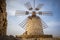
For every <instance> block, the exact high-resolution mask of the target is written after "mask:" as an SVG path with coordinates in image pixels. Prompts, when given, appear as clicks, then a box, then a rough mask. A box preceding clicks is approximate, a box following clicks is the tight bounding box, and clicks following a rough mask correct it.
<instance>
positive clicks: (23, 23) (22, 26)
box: [19, 18, 28, 29]
mask: <svg viewBox="0 0 60 40" xmlns="http://www.w3.org/2000/svg"><path fill="white" fill-rule="evenodd" d="M27 20H28V18H26V19H24V20H23V21H22V22H21V23H20V24H19V25H20V27H21V28H23V29H26V27H25V25H26V23H27Z"/></svg>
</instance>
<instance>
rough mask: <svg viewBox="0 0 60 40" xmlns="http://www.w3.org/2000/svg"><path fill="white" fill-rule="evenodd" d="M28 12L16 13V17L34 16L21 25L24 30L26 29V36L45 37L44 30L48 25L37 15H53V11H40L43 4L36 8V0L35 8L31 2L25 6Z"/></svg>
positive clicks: (18, 11)
mask: <svg viewBox="0 0 60 40" xmlns="http://www.w3.org/2000/svg"><path fill="white" fill-rule="evenodd" d="M24 5H25V6H26V7H27V9H28V11H20V10H17V11H16V16H18V15H29V14H32V15H31V16H28V18H27V19H25V20H23V21H22V22H21V23H20V24H19V25H20V26H21V27H22V28H25V29H26V32H25V33H26V34H27V35H43V34H44V33H43V29H45V28H47V27H48V26H47V24H46V23H45V22H44V21H43V20H42V19H41V18H40V17H39V16H37V15H36V14H39V15H51V11H44V12H42V11H39V10H40V9H41V8H42V6H43V4H39V5H38V6H37V7H36V8H35V0H34V8H33V7H32V6H31V4H30V2H26V3H25V4H24Z"/></svg>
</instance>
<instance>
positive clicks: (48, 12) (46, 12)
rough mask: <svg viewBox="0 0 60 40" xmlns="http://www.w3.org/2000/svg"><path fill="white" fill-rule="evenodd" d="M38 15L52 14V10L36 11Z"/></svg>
mask: <svg viewBox="0 0 60 40" xmlns="http://www.w3.org/2000/svg"><path fill="white" fill-rule="evenodd" d="M38 14H39V15H47V16H52V12H51V11H44V12H41V11H40V12H38Z"/></svg>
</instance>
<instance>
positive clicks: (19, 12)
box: [15, 10, 29, 16]
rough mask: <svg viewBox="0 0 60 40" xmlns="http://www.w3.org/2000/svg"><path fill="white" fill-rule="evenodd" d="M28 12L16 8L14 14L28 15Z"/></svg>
mask: <svg viewBox="0 0 60 40" xmlns="http://www.w3.org/2000/svg"><path fill="white" fill-rule="evenodd" d="M28 14H29V12H28V11H21V10H17V11H16V13H15V15H16V16H23V15H28Z"/></svg>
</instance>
